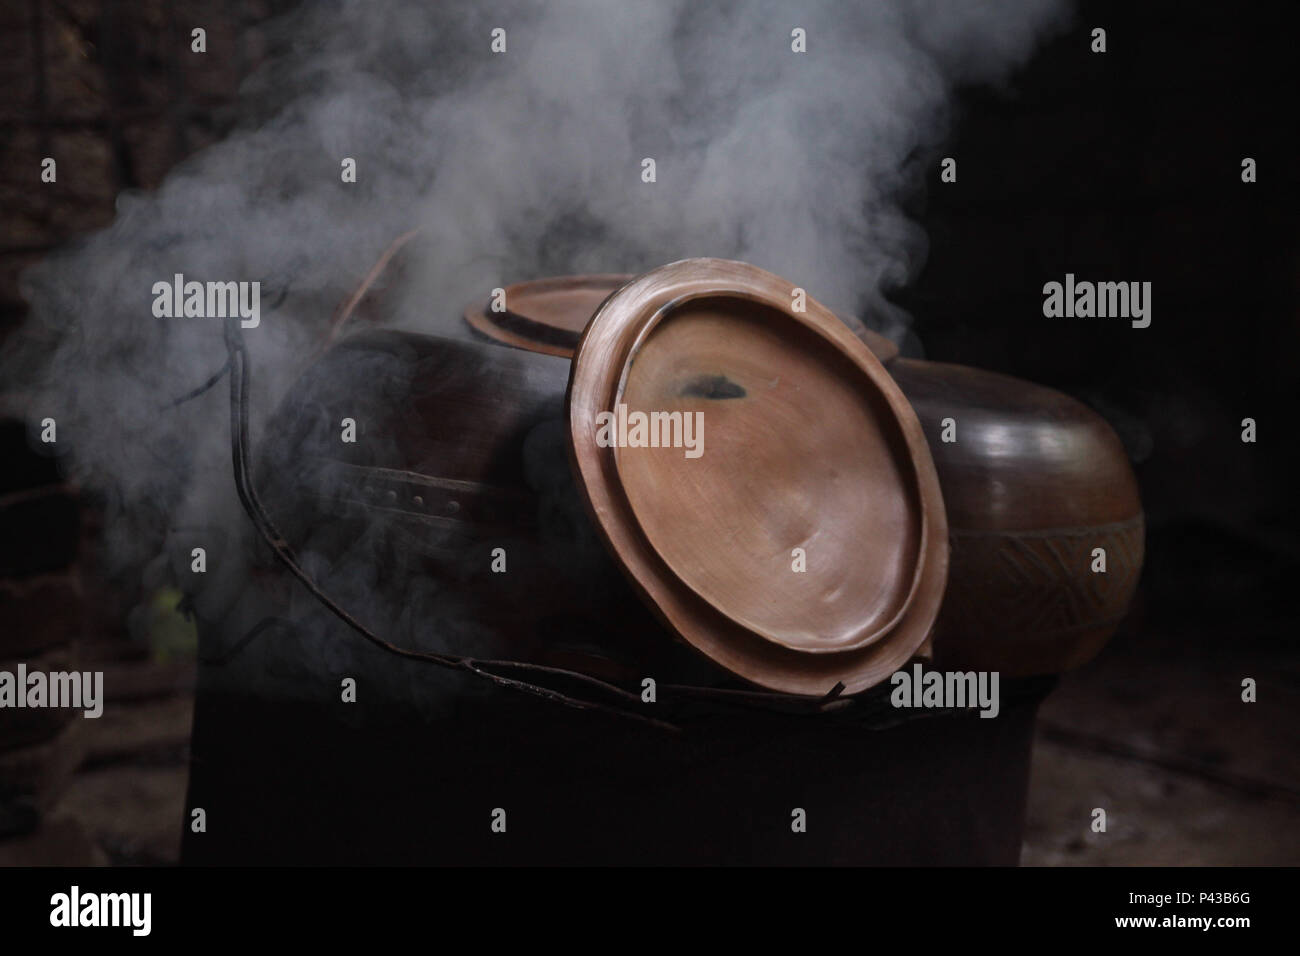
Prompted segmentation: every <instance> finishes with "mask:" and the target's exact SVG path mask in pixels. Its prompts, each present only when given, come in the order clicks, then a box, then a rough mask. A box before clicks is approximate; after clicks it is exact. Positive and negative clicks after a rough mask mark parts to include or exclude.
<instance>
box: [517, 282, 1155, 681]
mask: <svg viewBox="0 0 1300 956" xmlns="http://www.w3.org/2000/svg"><path fill="white" fill-rule="evenodd" d="M627 281H628V277H624V276H617V277H605V276H573V277H559V278H554V279H547V280H540V281H538V282H535V283H519V284H517V285H515V286H511V287H508V288H507V290H506V292H507V295H506V300H507V303H508V304H509V305H510V308H511V310H514V311H517V313H518V315H519V316H520V317H521V318H522V319H523V320H524V321H526V322H527V323H529V324H523V322H520V323H517V324H516V325H515V326H514V328H515V329H516V334H515V335H514V337H513V338H511V339H509V340H507V339H505V338H503V337H500V336H498V337H497V338H498V340H500V341H503V342H506V344H511V345H514V346H515V347H518V348H527V349H535V348H537V347H538V346H537V345H535V344H534V342H535V340H534V339H533V338H531V335H532V334H533V333H532V332H530V329H540V328H551V329H554V330H562V331H559V332H555V333H552V334H550V337H549V338H548V339H547V341H548V342H549V343H550V348H551V351H552V353H553V354H554V352H555V351H556V348H557V346H556V343H561V344H563V343H564V342H567V341H569V339H568V338H566V337H571V336H573V335H574V333H573V331H572V330H574V329H577V328H579V327H585V324H586V322H585V320H583V319H582V318H581V316H580V315H579V314H578V310H580V309H582V308H585V307H586V306H587V305H589V304H591V302H593V301H597V299H598V298H599V300H600V301H602V302H603V301H604V296H601V293H604V295H606V296H607V295H612V294H613V293H614V292H615V291H616V288H618V287H620V286H622V285H625V284H626V282H627ZM719 281H720V282H722V277H721V276H719ZM787 285H788V284H787ZM565 288H573V289H584V290H587V297H586V298H585V299H579V298H578V297H576V296H575V297H574V298H573V299H572V300H569V301H570V302H571V304H572V306H573V308H574V309H575V312H574V313H573V314H568V315H563V316H560V315H558V313H559V312H561V311H563V309H562V306H563V304H564V302H565V300H564V299H563V298H561V297H557V296H556V295H555V290H560V289H565ZM846 325H848V326H849V327H850V329H851V330H852V331H854V333H855V334H856V335H858V337H859V338H861V339H862V340H863V341H864V342H865V343H866V344H867V345H868V347H869V348H870V349H871V350H872V352H873V353H874V354H875V355H876V356H877V358H879V359H880V361H881V362H882V363H884V365H885V368H886V369H887V370H888V371H889V373H890V375H891V376H892V377H893V378H894V380H895V381H896V382H897V383H898V385H899V386H900V388H901V389H902V391H903V393H904V395H906V396H907V398H908V400H909V401H910V403H911V404H912V406H913V408H914V409H915V411H916V414H917V416H918V417H919V419H920V421H921V423H922V425H923V427H924V431H925V434H926V437H927V440H928V443H929V446H930V449H931V453H932V455H933V457H934V461H935V465H936V467H937V470H938V474H939V482H940V485H941V487H942V489H943V498H944V501H945V505H946V510H947V519H948V525H949V534H950V540H951V548H952V553H951V559H950V560H951V564H950V570H949V583H948V592H947V596H946V597H945V600H944V603H943V608H942V610H941V613H940V617H939V620H938V623H937V625H936V632H935V652H936V659H937V662H938V663H939V664H941V665H942V666H945V667H951V668H954V669H956V668H963V669H965V668H971V669H979V670H1000V671H1002V672H1004V673H1007V674H1008V675H1012V676H1015V675H1030V674H1042V673H1055V672H1059V671H1063V670H1067V669H1069V668H1071V667H1074V666H1077V665H1078V664H1081V663H1084V662H1085V661H1087V660H1089V659H1091V658H1092V657H1093V656H1094V655H1095V654H1096V653H1097V651H1098V650H1099V649H1100V648H1101V647H1102V645H1104V643H1105V642H1106V640H1107V639H1109V637H1110V636H1111V634H1112V633H1113V632H1114V630H1115V628H1116V626H1117V625H1118V623H1119V622H1120V620H1122V619H1123V617H1124V615H1125V613H1126V611H1127V609H1128V606H1129V603H1130V602H1131V600H1132V597H1133V594H1134V592H1135V590H1136V587H1137V581H1138V578H1139V576H1140V572H1141V567H1142V555H1143V534H1144V525H1143V519H1142V507H1141V502H1140V500H1139V497H1138V491H1137V483H1136V480H1135V478H1134V476H1133V472H1132V469H1131V467H1130V465H1129V463H1128V459H1127V456H1126V455H1125V453H1124V451H1123V448H1122V446H1121V445H1120V443H1119V440H1118V438H1117V437H1116V436H1115V434H1114V432H1113V430H1112V429H1111V428H1110V426H1109V425H1108V424H1107V423H1106V422H1105V420H1104V419H1102V418H1101V417H1100V416H1099V415H1097V414H1096V413H1095V412H1093V411H1091V410H1090V409H1089V408H1087V407H1086V406H1084V405H1082V404H1081V403H1079V402H1077V401H1074V400H1073V399H1070V398H1069V397H1067V396H1065V395H1062V394H1060V393H1059V392H1055V391H1052V390H1051V389H1046V388H1043V387H1042V386H1038V385H1034V384H1033V383H1030V382H1026V381H1023V380H1020V379H1015V378H1011V377H1009V376H1005V375H999V374H997V373H994V372H988V371H984V370H982V369H975V368H969V367H966V366H960V365H951V364H947V363H940V362H925V361H917V360H912V359H904V358H900V357H898V350H897V348H896V347H894V346H893V344H892V343H890V342H889V341H888V340H887V339H884V338H883V337H882V336H879V335H877V334H876V333H873V332H870V331H869V330H867V329H865V327H863V326H862V325H861V323H857V322H852V323H849V322H846ZM574 347H576V339H575V340H574ZM946 419H951V420H952V421H953V424H954V427H955V429H956V440H955V441H945V440H944V439H943V432H944V422H945V420H946ZM1097 548H1101V549H1103V550H1104V552H1105V561H1106V570H1105V571H1104V572H1101V571H1093V567H1094V566H1096V560H1097V559H1096V557H1095V556H1094V552H1095V549H1097Z"/></svg>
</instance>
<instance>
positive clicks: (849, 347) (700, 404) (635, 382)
mask: <svg viewBox="0 0 1300 956" xmlns="http://www.w3.org/2000/svg"><path fill="white" fill-rule="evenodd" d="M792 301H793V300H792V295H791V285H790V284H789V283H788V282H786V281H785V280H783V279H781V278H779V277H777V276H775V275H772V274H771V273H768V272H764V271H763V270H761V269H758V268H756V267H754V266H750V265H747V264H745V263H738V262H728V261H724V260H717V259H692V260H686V261H683V262H677V263H673V264H671V265H668V266H663V267H662V268H659V269H655V270H653V271H651V272H649V273H647V274H646V275H644V276H641V277H639V278H637V279H635V280H633V281H632V282H629V283H627V284H626V285H624V286H623V287H622V288H620V289H619V290H618V291H617V292H615V293H614V294H613V295H612V296H610V297H609V298H608V299H606V300H605V301H604V303H603V304H602V305H601V307H600V308H599V310H598V311H597V312H596V314H595V316H594V317H593V318H592V320H591V322H590V323H589V324H588V326H587V328H586V330H585V332H584V334H583V336H582V339H581V341H580V343H579V345H578V349H577V351H576V353H575V355H574V360H573V370H572V374H571V377H570V384H569V396H568V421H569V439H570V442H571V445H572V448H573V455H574V462H575V466H576V468H577V470H578V475H579V480H580V485H581V487H582V489H583V491H584V494H585V496H586V500H587V502H588V504H589V506H590V509H591V512H592V515H593V517H594V519H595V521H596V524H597V525H598V527H599V528H600V530H601V532H602V534H603V536H604V538H605V540H606V542H607V543H608V545H609V548H610V551H611V553H612V554H613V555H614V557H615V559H616V560H617V561H618V562H619V564H620V565H621V566H622V567H623V568H624V569H625V570H626V571H627V573H628V574H629V575H630V577H631V578H632V579H633V581H634V582H635V583H636V586H637V589H638V591H639V592H640V593H641V594H642V595H643V596H644V597H645V598H646V600H647V601H648V602H649V603H650V604H651V605H652V606H653V607H654V609H655V611H656V612H657V614H658V615H659V616H660V617H661V618H662V619H663V620H664V621H665V622H666V623H667V624H668V625H669V627H670V628H671V629H672V630H673V631H674V632H675V633H676V634H678V635H679V636H680V637H682V638H683V639H684V640H685V641H686V642H688V643H689V644H690V645H692V646H693V647H695V648H696V649H697V650H699V651H701V652H702V653H704V654H705V655H706V656H707V657H709V658H710V659H711V660H713V661H715V662H716V663H718V664H721V665H722V666H723V667H725V668H726V669H727V670H728V671H730V672H731V673H734V674H737V675H739V676H741V677H744V678H746V679H747V680H749V681H751V682H753V683H755V684H758V685H760V686H763V687H767V688H771V689H774V690H780V691H785V692H787V693H796V694H826V693H827V692H829V691H830V690H831V688H832V687H834V686H835V685H836V684H837V683H838V684H841V685H843V687H844V690H845V691H846V692H847V693H856V692H858V691H861V690H864V689H866V688H867V687H871V686H873V685H874V684H877V683H879V682H880V681H882V680H884V679H885V678H886V677H887V676H888V675H889V674H891V673H893V672H894V671H895V670H896V669H897V668H898V667H899V666H901V665H902V664H903V663H905V662H906V661H907V660H908V659H909V658H911V657H912V656H913V655H915V654H916V653H917V652H918V650H920V648H921V646H922V644H923V643H924V641H925V639H926V637H927V636H928V635H929V633H930V629H931V626H932V625H933V623H934V619H935V616H936V614H937V613H938V608H939V603H940V601H941V599H942V595H943V588H944V578H945V574H946V570H947V525H946V522H945V518H944V510H943V501H942V496H941V495H940V492H939V483H938V477H937V475H936V473H935V470H934V464H933V462H932V460H931V458H930V452H929V449H928V448H927V446H926V443H925V439H924V435H923V433H922V431H921V428H920V423H919V422H918V421H917V419H916V416H915V414H914V413H913V411H912V409H911V407H910V406H909V405H908V403H907V401H906V400H905V399H904V398H903V395H902V393H901V392H900V391H899V389H898V388H897V386H896V385H895V384H894V382H893V381H892V380H891V379H890V378H889V376H888V375H887V374H886V373H885V371H884V368H883V366H881V364H880V362H879V361H878V360H877V359H876V357H875V356H874V355H873V354H872V353H871V352H870V351H869V350H868V349H867V348H866V347H865V346H864V345H863V344H862V342H861V341H860V340H859V339H857V338H856V337H854V336H853V335H852V334H851V333H850V332H849V331H848V330H847V329H846V328H845V327H844V325H843V323H842V322H840V321H839V320H838V319H837V318H836V317H835V316H834V315H833V314H832V313H830V312H829V311H828V310H826V309H825V308H824V307H822V306H821V305H820V304H818V303H817V302H816V301H815V300H812V299H807V301H806V311H796V310H795V309H794V308H793V306H792ZM615 408H626V409H627V410H628V411H627V416H628V418H629V420H631V416H634V415H652V414H653V415H660V416H664V417H662V418H660V419H659V420H660V422H661V431H660V434H654V435H653V439H656V440H654V441H652V443H651V444H652V445H659V446H660V447H644V446H643V445H642V446H638V444H637V442H636V440H635V438H636V436H635V432H634V431H632V432H631V434H630V435H623V436H621V440H616V441H614V442H612V443H610V442H609V441H608V440H607V441H606V442H604V443H602V441H601V416H603V415H609V413H610V411H611V410H613V409H615ZM621 414H622V413H620V415H621ZM671 416H679V417H680V419H681V421H682V422H683V433H684V434H683V435H682V436H680V437H682V438H683V442H682V447H681V448H680V449H679V448H677V447H662V446H663V444H664V443H665V441H664V439H665V438H667V439H672V438H673V437H674V435H673V429H672V428H671V427H670V426H671V423H672V422H673V418H672V417H671ZM692 420H694V421H695V422H696V428H697V431H698V434H697V435H696V436H695V437H696V438H697V439H702V441H699V442H697V445H696V447H695V448H693V449H690V448H687V447H686V445H687V441H686V438H687V434H686V433H688V432H689V429H688V428H686V427H685V426H688V425H689V424H690V423H691V422H692ZM608 421H609V420H608V419H606V422H608ZM649 421H650V422H651V426H650V427H651V432H652V433H653V431H654V425H653V421H654V419H653V418H650V419H649ZM665 422H667V423H668V424H666V425H665V424H664V423H665ZM629 430H630V429H629ZM606 437H607V439H608V438H609V437H611V436H608V435H607V436H606ZM613 437H616V438H617V437H618V436H613ZM692 451H693V452H694V453H695V454H692V453H691V452H692ZM863 542H870V547H867V548H864V547H863Z"/></svg>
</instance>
